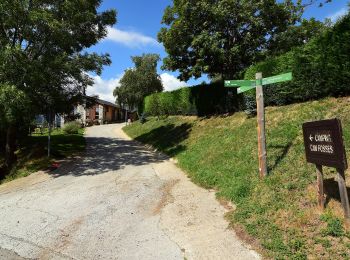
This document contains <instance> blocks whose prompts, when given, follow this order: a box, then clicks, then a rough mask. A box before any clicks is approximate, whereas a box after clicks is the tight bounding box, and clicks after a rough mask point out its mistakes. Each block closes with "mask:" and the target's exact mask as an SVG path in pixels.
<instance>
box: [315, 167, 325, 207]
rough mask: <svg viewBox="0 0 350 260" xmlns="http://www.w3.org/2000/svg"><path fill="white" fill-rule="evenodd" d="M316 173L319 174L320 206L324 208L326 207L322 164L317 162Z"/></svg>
mask: <svg viewBox="0 0 350 260" xmlns="http://www.w3.org/2000/svg"><path fill="white" fill-rule="evenodd" d="M316 174H317V190H318V206H319V208H320V209H321V210H323V209H324V191H323V171H322V165H319V164H316Z"/></svg>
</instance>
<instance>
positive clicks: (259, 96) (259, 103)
mask: <svg viewBox="0 0 350 260" xmlns="http://www.w3.org/2000/svg"><path fill="white" fill-rule="evenodd" d="M255 78H256V80H257V86H256V107H257V121H258V152H259V174H260V177H261V178H263V177H265V176H267V163H266V156H267V153H266V137H265V108H264V94H263V87H262V82H261V80H262V73H261V72H258V73H256V75H255Z"/></svg>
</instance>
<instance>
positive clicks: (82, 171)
mask: <svg viewBox="0 0 350 260" xmlns="http://www.w3.org/2000/svg"><path fill="white" fill-rule="evenodd" d="M86 142H87V148H86V152H85V153H84V154H83V156H82V158H80V159H77V160H75V161H72V162H69V163H66V164H63V165H62V166H61V167H60V168H58V169H57V170H55V171H52V172H51V173H50V174H52V175H53V176H54V177H59V176H62V175H73V176H84V175H96V174H102V173H106V172H109V171H116V170H119V169H121V168H123V167H125V166H128V165H133V166H140V165H146V164H149V163H157V162H162V161H164V160H166V159H167V157H166V156H165V155H163V154H160V153H155V152H152V151H150V150H148V149H147V148H146V147H144V146H142V145H140V144H139V143H138V142H135V141H129V140H122V139H117V138H104V137H87V138H86Z"/></svg>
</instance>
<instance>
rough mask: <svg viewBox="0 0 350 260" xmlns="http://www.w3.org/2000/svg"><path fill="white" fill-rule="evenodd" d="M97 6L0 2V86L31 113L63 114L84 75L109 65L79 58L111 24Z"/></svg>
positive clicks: (101, 59)
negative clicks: (24, 100)
mask: <svg viewBox="0 0 350 260" xmlns="http://www.w3.org/2000/svg"><path fill="white" fill-rule="evenodd" d="M100 4H101V0H89V1H80V0H70V1H52V0H3V1H1V2H0V13H1V16H0V83H8V84H9V85H12V86H15V87H16V88H17V89H18V90H21V91H23V92H24V93H25V94H26V96H27V97H28V98H29V99H30V100H31V101H32V104H33V106H35V107H36V110H37V111H38V112H41V113H44V114H47V115H52V114H53V113H59V112H64V111H65V110H66V109H67V108H68V107H69V104H71V102H75V101H77V100H79V99H80V98H82V97H83V95H84V94H85V89H86V87H87V86H88V85H91V84H92V79H91V78H90V77H89V76H88V74H87V72H88V71H92V72H96V73H100V72H101V69H102V66H103V65H107V64H109V63H110V59H109V56H108V55H106V54H104V55H98V54H96V53H87V52H84V50H85V49H86V48H89V47H91V46H93V45H94V44H96V43H97V42H98V41H99V40H101V39H102V38H103V37H105V36H106V34H107V26H111V25H113V24H114V23H115V22H116V11H115V10H108V11H104V12H98V11H97V9H98V8H99V6H100ZM15 130H16V129H13V128H9V129H8V131H15ZM9 136H15V135H13V134H10V135H9ZM9 152H11V153H13V152H14V151H13V150H12V151H9ZM11 163H12V162H9V164H11Z"/></svg>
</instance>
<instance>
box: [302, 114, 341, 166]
mask: <svg viewBox="0 0 350 260" xmlns="http://www.w3.org/2000/svg"><path fill="white" fill-rule="evenodd" d="M303 134H304V145H305V153H306V160H307V161H308V162H310V163H314V164H317V165H324V166H329V167H335V168H337V169H342V170H345V169H347V168H348V165H347V161H346V154H345V148H344V144H343V134H342V128H341V123H340V120H339V119H329V120H321V121H315V122H307V123H304V124H303Z"/></svg>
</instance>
